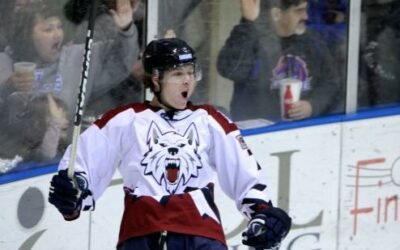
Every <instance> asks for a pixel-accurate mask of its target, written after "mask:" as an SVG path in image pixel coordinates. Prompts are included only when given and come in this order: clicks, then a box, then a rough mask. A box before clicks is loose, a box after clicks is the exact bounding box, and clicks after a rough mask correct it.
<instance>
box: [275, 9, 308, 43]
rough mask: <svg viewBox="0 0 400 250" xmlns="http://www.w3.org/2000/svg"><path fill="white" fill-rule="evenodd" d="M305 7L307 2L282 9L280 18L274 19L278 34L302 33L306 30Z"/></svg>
mask: <svg viewBox="0 0 400 250" xmlns="http://www.w3.org/2000/svg"><path fill="white" fill-rule="evenodd" d="M307 8H308V3H307V2H304V3H302V4H299V5H296V6H291V7H290V8H288V9H286V10H282V11H281V15H280V18H279V19H278V20H277V21H276V24H277V27H278V30H279V35H280V36H282V37H287V36H291V35H295V34H296V35H300V34H303V33H304V32H305V30H306V21H307V20H308V13H307Z"/></svg>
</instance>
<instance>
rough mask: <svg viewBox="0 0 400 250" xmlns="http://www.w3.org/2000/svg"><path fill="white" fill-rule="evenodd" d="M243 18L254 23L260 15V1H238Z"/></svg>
mask: <svg viewBox="0 0 400 250" xmlns="http://www.w3.org/2000/svg"><path fill="white" fill-rule="evenodd" d="M240 7H241V11H242V16H243V18H245V19H247V20H249V21H254V20H256V19H257V17H258V16H259V15H260V0H240Z"/></svg>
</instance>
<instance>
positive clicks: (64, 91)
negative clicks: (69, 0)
mask: <svg viewBox="0 0 400 250" xmlns="http://www.w3.org/2000/svg"><path fill="white" fill-rule="evenodd" d="M119 1H123V0H119ZM113 17H115V18H114V19H111V21H113V20H115V22H116V23H117V25H121V26H118V27H119V30H118V31H117V32H116V33H115V35H114V36H112V37H105V38H104V39H103V40H101V41H96V42H94V44H93V49H92V53H91V62H90V72H89V76H88V83H87V89H86V100H88V99H90V98H91V97H94V96H96V95H97V94H101V93H103V92H104V91H107V90H108V89H110V88H112V87H113V85H115V84H117V83H119V82H120V81H122V80H123V79H124V78H126V76H127V75H128V74H129V71H130V69H131V67H132V65H133V63H134V61H135V59H136V58H137V55H138V53H139V49H138V45H137V39H136V37H137V31H136V28H135V27H134V25H130V24H131V22H132V7H131V6H130V5H124V8H118V9H117V11H116V12H115V15H113ZM117 20H118V21H117ZM121 20H122V21H121ZM82 25H84V26H85V27H87V25H86V24H85V23H82ZM95 32H96V31H95ZM63 38H64V34H63V29H62V26H61V13H60V12H59V11H58V10H57V9H54V8H50V7H49V5H47V6H46V5H42V4H31V5H30V6H26V8H25V9H23V10H21V11H19V12H18V15H17V16H16V19H15V31H14V35H13V36H12V39H13V41H12V42H11V43H10V44H11V45H12V47H11V53H10V52H9V53H6V56H8V58H9V59H8V60H2V61H0V71H1V70H2V68H10V64H11V65H12V63H13V62H17V61H32V62H34V63H36V65H37V68H36V70H35V79H34V80H35V81H34V82H33V84H32V82H29V83H30V84H31V86H29V84H28V83H26V85H28V86H25V87H24V89H23V90H24V91H27V90H29V89H30V90H31V91H34V92H45V93H52V94H53V95H54V96H57V97H59V98H60V99H62V100H63V101H64V102H65V103H66V104H67V107H68V112H69V119H71V120H72V117H73V114H74V112H75V107H76V99H77V96H78V85H79V83H80V76H81V68H82V60H83V53H84V44H68V45H63ZM3 57H4V55H3ZM11 68H12V67H11ZM8 79H9V80H8V81H7V82H5V83H0V85H1V86H0V87H1V88H2V89H1V92H0V94H1V95H2V97H3V100H4V99H5V98H6V97H7V95H9V94H11V93H12V92H14V91H19V90H20V89H18V87H17V86H19V85H21V81H19V79H18V77H15V74H13V73H10V77H9V78H8Z"/></svg>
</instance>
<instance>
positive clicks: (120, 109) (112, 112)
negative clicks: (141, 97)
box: [94, 101, 151, 129]
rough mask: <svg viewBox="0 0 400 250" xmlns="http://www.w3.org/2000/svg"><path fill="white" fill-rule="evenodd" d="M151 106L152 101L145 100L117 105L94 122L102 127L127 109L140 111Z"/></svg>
mask: <svg viewBox="0 0 400 250" xmlns="http://www.w3.org/2000/svg"><path fill="white" fill-rule="evenodd" d="M149 108H151V106H150V103H149V102H148V101H145V102H144V103H131V104H127V105H124V106H120V107H117V108H115V109H111V110H109V111H107V112H106V113H105V114H104V115H103V116H102V117H101V118H100V119H98V120H97V121H95V122H94V124H95V125H96V126H97V127H99V128H100V129H102V128H103V127H104V126H105V125H106V124H107V123H108V122H109V121H110V120H111V119H112V118H113V117H115V116H116V115H118V114H119V113H121V112H124V111H125V110H127V109H133V110H134V111H135V112H136V113H140V112H142V111H144V110H146V109H149Z"/></svg>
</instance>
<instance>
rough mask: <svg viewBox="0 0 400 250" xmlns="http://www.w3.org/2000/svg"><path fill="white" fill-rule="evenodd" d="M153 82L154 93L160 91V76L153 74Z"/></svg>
mask: <svg viewBox="0 0 400 250" xmlns="http://www.w3.org/2000/svg"><path fill="white" fill-rule="evenodd" d="M151 81H152V82H153V86H154V89H153V90H154V91H155V92H157V91H160V74H153V75H152V76H151Z"/></svg>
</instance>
